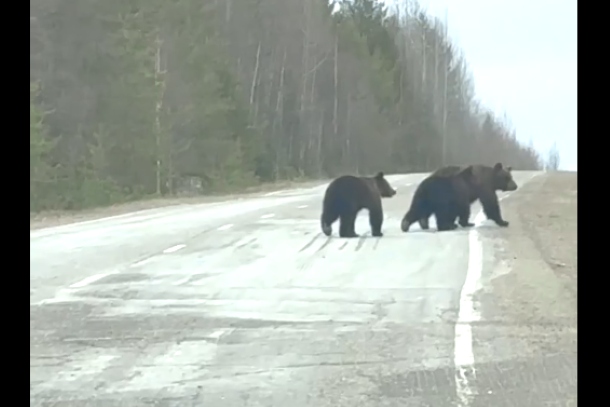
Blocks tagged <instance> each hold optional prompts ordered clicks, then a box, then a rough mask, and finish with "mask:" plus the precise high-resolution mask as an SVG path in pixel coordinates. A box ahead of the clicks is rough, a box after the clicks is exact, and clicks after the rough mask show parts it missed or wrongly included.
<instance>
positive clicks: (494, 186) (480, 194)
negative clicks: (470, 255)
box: [419, 163, 517, 229]
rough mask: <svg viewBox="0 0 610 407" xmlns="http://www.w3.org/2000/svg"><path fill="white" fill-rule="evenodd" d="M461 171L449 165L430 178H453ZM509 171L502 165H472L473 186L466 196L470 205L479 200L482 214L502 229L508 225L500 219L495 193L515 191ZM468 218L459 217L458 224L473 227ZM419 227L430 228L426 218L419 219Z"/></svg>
mask: <svg viewBox="0 0 610 407" xmlns="http://www.w3.org/2000/svg"><path fill="white" fill-rule="evenodd" d="M462 169H463V167H460V166H457V165H450V166H447V167H442V168H439V169H438V170H436V171H435V172H433V173H432V174H431V175H430V177H444V176H454V175H455V174H457V173H459V172H460V171H461V170H462ZM511 171H512V168H511V167H504V166H503V165H502V163H497V164H496V165H494V166H493V167H491V166H488V165H472V173H473V175H474V179H475V182H474V184H473V186H472V187H470V188H469V191H470V192H469V194H468V195H469V196H468V199H469V201H470V203H471V204H472V203H473V202H475V201H476V200H479V201H480V202H481V206H482V207H483V213H485V216H486V217H487V219H491V220H493V221H494V222H496V224H497V225H498V226H502V227H506V226H508V225H509V223H508V222H507V221H505V220H504V219H502V213H501V211H500V203H499V202H498V196H497V195H496V191H504V192H508V191H515V190H516V189H517V183H516V182H515V180H514V179H513V176H512V174H511ZM469 215H470V214H469V213H468V217H469ZM468 217H465V216H460V219H459V223H460V225H461V226H463V227H468V226H473V224H472V223H470V221H469V219H468ZM419 225H420V226H421V228H422V229H428V228H429V227H430V225H429V224H428V218H427V217H426V218H422V219H420V220H419Z"/></svg>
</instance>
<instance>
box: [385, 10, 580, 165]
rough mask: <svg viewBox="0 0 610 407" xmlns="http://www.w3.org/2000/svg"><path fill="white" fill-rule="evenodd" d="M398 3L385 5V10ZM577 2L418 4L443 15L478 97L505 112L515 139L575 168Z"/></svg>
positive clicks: (484, 102)
mask: <svg viewBox="0 0 610 407" xmlns="http://www.w3.org/2000/svg"><path fill="white" fill-rule="evenodd" d="M402 1H403V0H385V3H386V4H388V5H393V4H395V3H397V2H398V3H402ZM576 1H577V0H460V1H456V0H420V4H421V5H422V6H423V7H424V8H426V9H427V10H428V11H429V12H430V14H433V15H436V16H438V17H441V18H443V19H444V17H445V11H446V12H447V17H448V26H449V35H450V37H451V38H452V40H453V42H454V43H455V44H456V45H458V46H460V48H462V50H463V51H464V54H465V57H466V59H467V61H468V63H469V65H470V69H471V72H472V74H473V77H474V81H475V88H476V93H477V97H478V98H479V100H481V101H482V102H483V104H485V105H486V106H487V107H489V108H491V109H493V110H495V111H496V112H498V113H503V112H506V113H507V115H508V116H509V117H510V118H511V121H512V123H513V125H514V126H515V128H516V130H517V137H518V138H519V140H521V141H523V142H525V143H527V142H529V140H530V139H531V140H533V143H534V146H535V148H536V149H537V150H538V151H540V152H543V153H544V155H545V156H546V153H547V152H548V150H549V148H551V146H552V145H553V143H557V148H558V149H559V152H560V157H561V159H560V167H561V169H564V170H572V171H576V169H577V158H576V157H577V142H576V140H577V138H576V137H577V135H576V128H577V121H576V93H577V92H576V89H577V88H576V72H577V71H576V65H577V63H576V55H577V52H576V42H577V40H576V38H577V37H576V20H577V18H576V9H577V7H576Z"/></svg>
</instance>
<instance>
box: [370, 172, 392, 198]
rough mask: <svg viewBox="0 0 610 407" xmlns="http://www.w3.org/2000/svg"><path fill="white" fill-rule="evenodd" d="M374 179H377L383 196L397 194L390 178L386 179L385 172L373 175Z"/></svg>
mask: <svg viewBox="0 0 610 407" xmlns="http://www.w3.org/2000/svg"><path fill="white" fill-rule="evenodd" d="M373 180H374V181H375V185H376V186H377V189H378V190H379V195H381V197H382V198H391V197H393V196H394V195H396V190H395V189H394V188H392V186H391V185H390V183H389V182H388V180H387V179H385V177H384V176H383V172H378V173H377V175H375V176H374V177H373Z"/></svg>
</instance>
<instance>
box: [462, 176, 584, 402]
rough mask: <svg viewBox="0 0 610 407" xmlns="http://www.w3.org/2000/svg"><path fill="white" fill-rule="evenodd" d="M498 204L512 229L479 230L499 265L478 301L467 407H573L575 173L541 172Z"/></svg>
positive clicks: (485, 279)
mask: <svg viewBox="0 0 610 407" xmlns="http://www.w3.org/2000/svg"><path fill="white" fill-rule="evenodd" d="M501 205H502V212H503V216H504V218H505V219H507V220H508V221H509V222H510V226H509V227H508V228H506V229H504V228H502V229H500V228H490V229H487V230H485V231H484V232H483V236H484V238H485V239H486V240H485V241H486V242H487V244H489V245H493V247H489V248H486V252H492V253H494V256H495V260H496V261H495V262H494V263H495V264H497V266H496V267H495V268H492V269H491V270H486V271H485V272H484V275H483V284H482V286H483V289H482V290H481V291H480V292H479V295H478V296H477V300H478V301H479V303H480V309H481V314H482V320H481V322H479V323H477V324H476V325H475V327H474V328H473V337H474V338H475V346H474V351H475V360H476V362H477V390H478V396H477V397H475V400H474V402H473V403H472V406H471V407H479V406H480V407H483V406H490V405H492V406H494V407H496V406H509V405H510V406H522V407H526V406H546V405H553V406H576V381H577V379H576V378H577V345H576V343H577V309H576V296H577V210H576V208H577V176H576V173H573V172H572V173H570V172H554V173H544V174H542V175H539V176H537V177H535V178H534V179H532V180H531V181H530V182H528V183H527V184H525V185H523V186H522V187H521V188H520V189H519V191H517V192H516V193H515V194H513V195H511V196H510V197H509V198H507V199H506V200H505V201H503V202H502V203H501Z"/></svg>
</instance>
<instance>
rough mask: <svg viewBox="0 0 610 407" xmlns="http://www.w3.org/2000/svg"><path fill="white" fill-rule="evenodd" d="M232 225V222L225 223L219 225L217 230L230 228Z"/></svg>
mask: <svg viewBox="0 0 610 407" xmlns="http://www.w3.org/2000/svg"><path fill="white" fill-rule="evenodd" d="M232 227H233V224H232V223H228V224H226V225H223V226H221V227H219V228H218V229H217V230H227V229H231V228H232Z"/></svg>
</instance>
